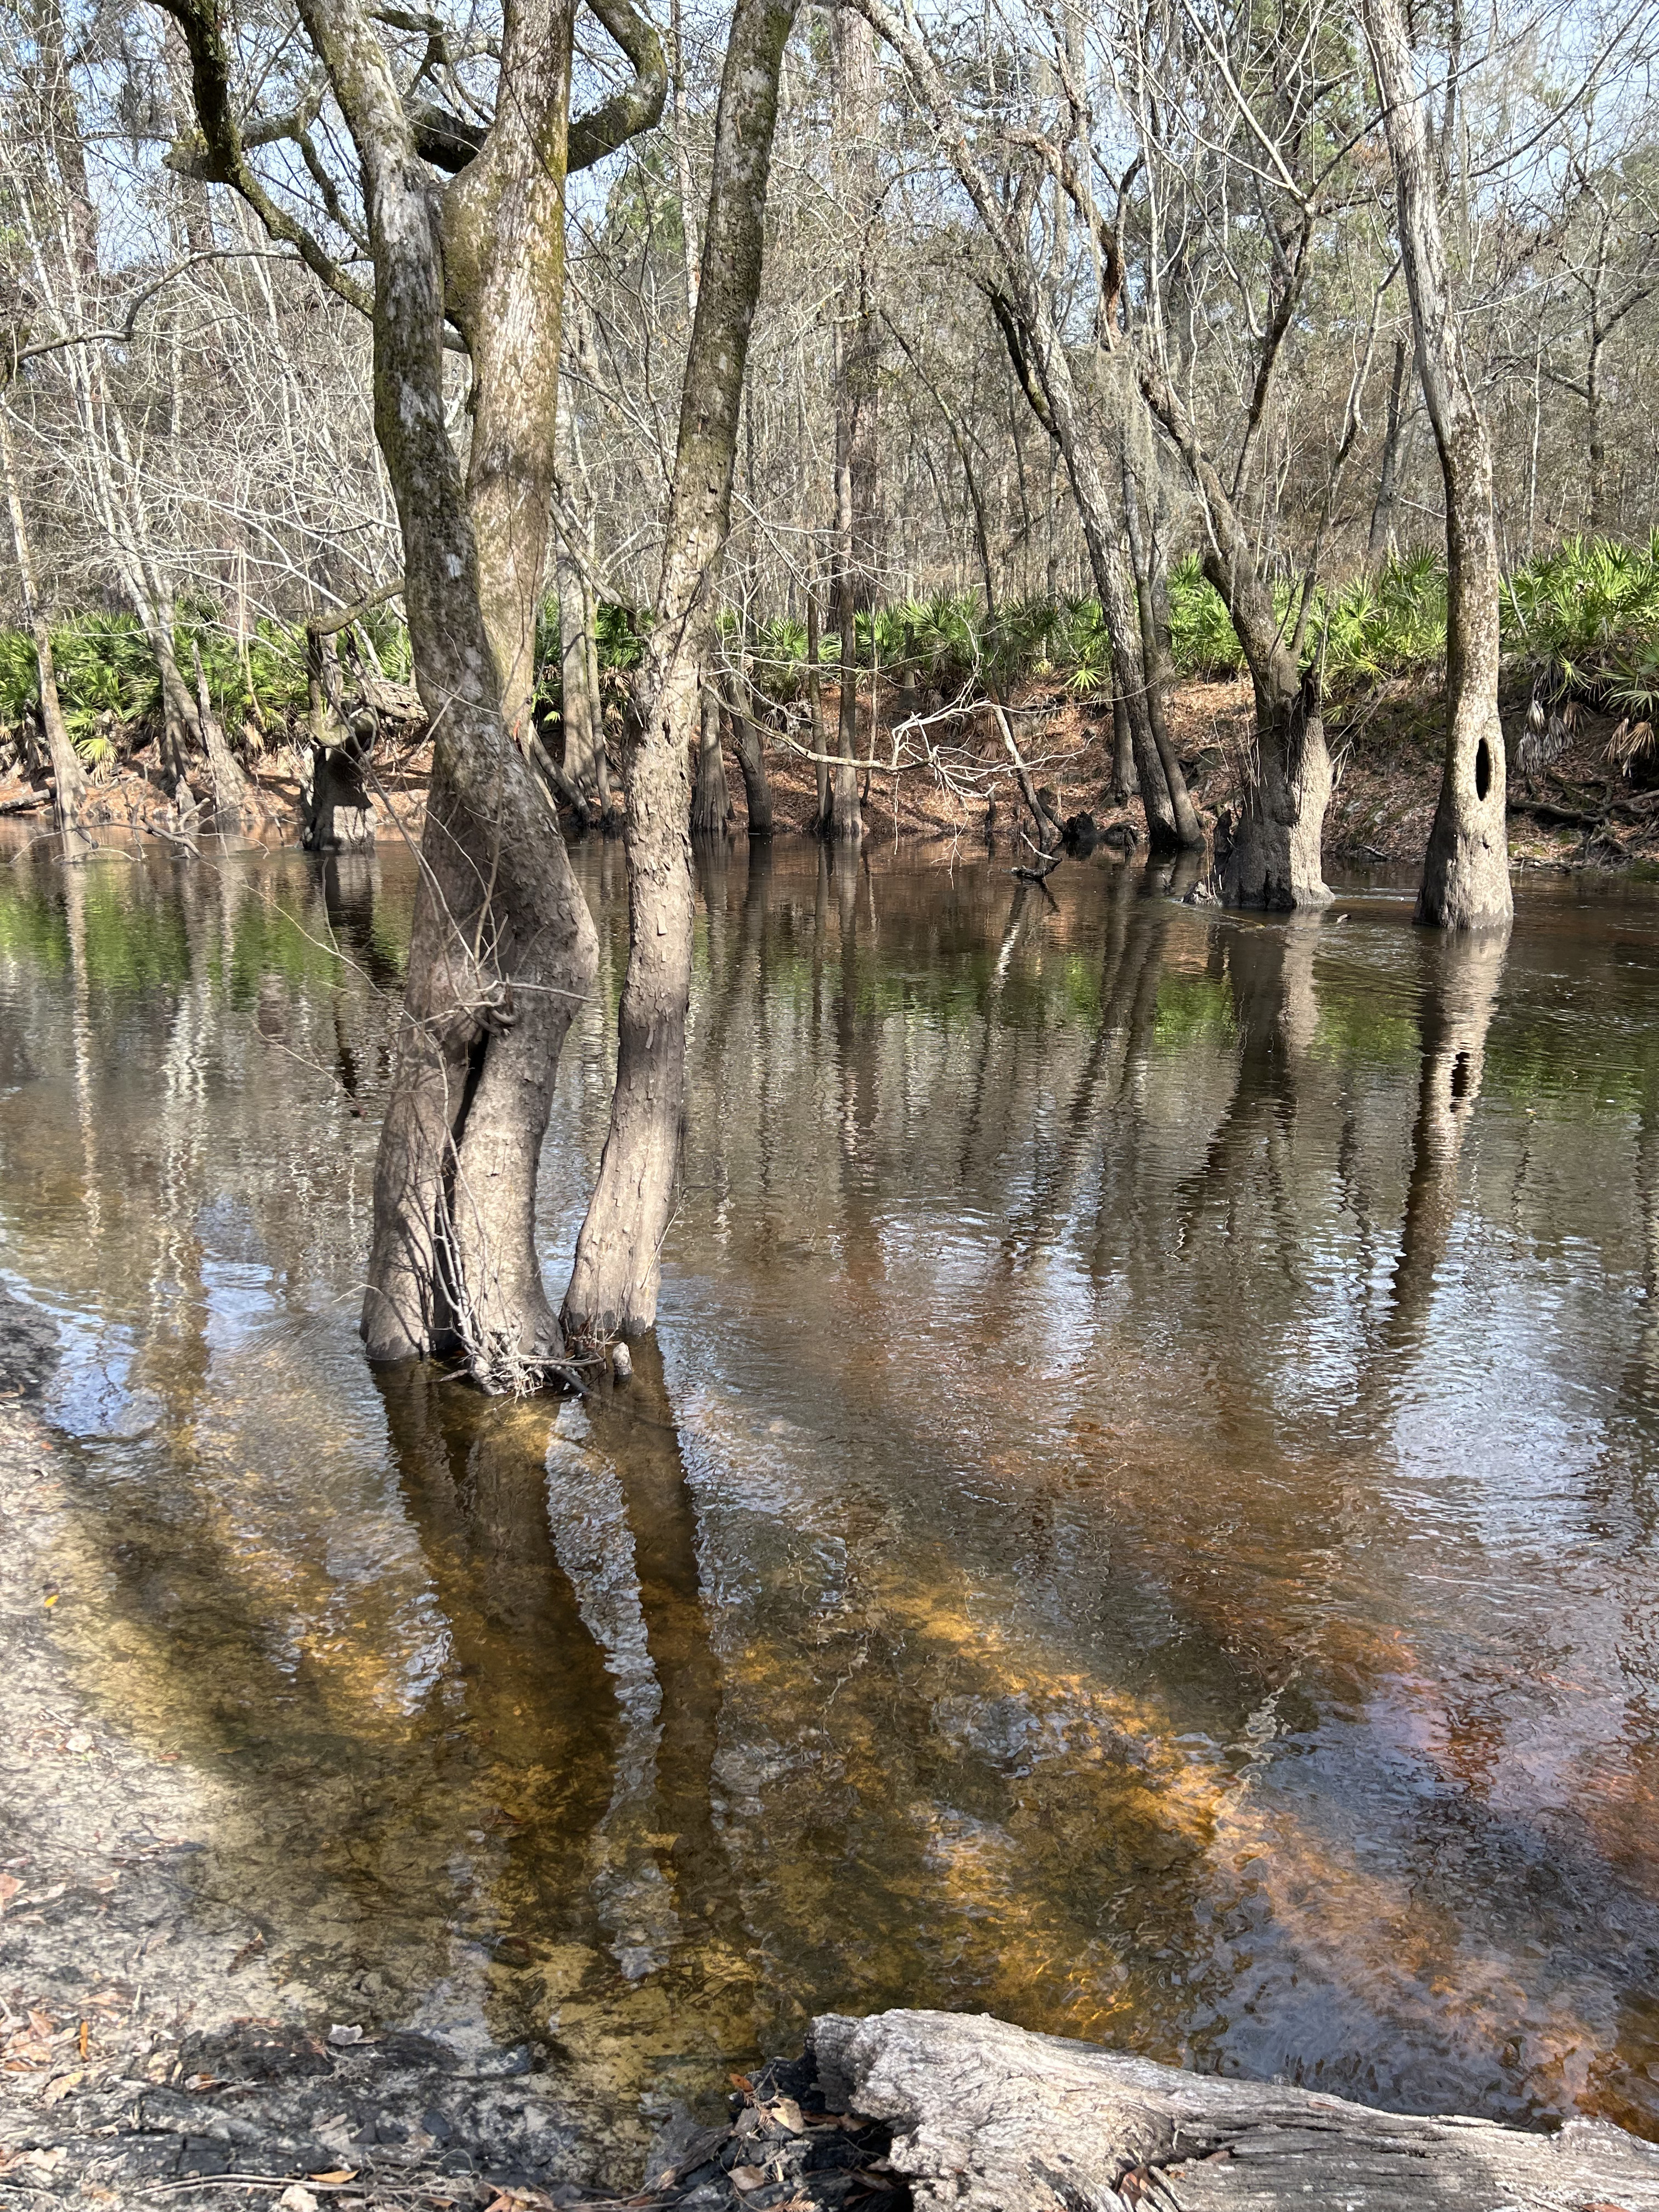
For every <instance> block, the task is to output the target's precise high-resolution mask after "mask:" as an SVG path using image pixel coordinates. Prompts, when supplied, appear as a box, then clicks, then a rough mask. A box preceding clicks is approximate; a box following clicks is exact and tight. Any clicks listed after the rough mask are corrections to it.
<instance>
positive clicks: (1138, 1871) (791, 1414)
mask: <svg viewBox="0 0 1659 2212" xmlns="http://www.w3.org/2000/svg"><path fill="white" fill-rule="evenodd" d="M6 852H7V854H8V855H9V856H10V865H9V866H0V1159H3V1170H4V1172H3V1177H0V1285H3V1287H4V1290H5V1291H7V1292H8V1293H9V1296H10V1297H12V1298H14V1299H15V1300H19V1301H21V1302H23V1303H24V1304H28V1305H31V1306H33V1307H34V1308H36V1309H37V1310H39V1311H40V1313H41V1314H42V1315H44V1316H46V1318H47V1319H48V1320H49V1321H50V1323H51V1324H52V1327H53V1328H55V1330H56V1332H57V1336H58V1345H59V1358H58V1364H57V1366H56V1369H55V1370H54V1371H53V1373H52V1378H51V1381H50V1383H49V1385H48V1386H47V1387H46V1398H45V1411H46V1416H47V1418H48V1419H49V1420H50V1421H51V1422H52V1425H53V1426H54V1429H55V1431H57V1433H58V1437H60V1439H61V1448H62V1455H63V1457H62V1465H63V1467H64V1468H66V1469H67V1470H68V1471H69V1474H68V1480H69V1496H70V1499H71V1501H72V1504H71V1511H72V1514H73V1516H74V1521H75V1530H74V1542H73V1547H72V1548H73V1550H74V1553H75V1556H76V1559H77V1560H78V1562H79V1563H80V1564H79V1566H78V1569H77V1579H76V1588H75V1592H74V1601H73V1602H65V1603H64V1605H63V1606H62V1607H59V1608H58V1609H57V1610H56V1611H55V1612H54V1613H52V1620H51V1634H52V1638H54V1640H55V1645H56V1648H57V1650H58V1653H59V1655H60V1656H61V1659H62V1662H63V1664H64V1668H65V1669H66V1670H67V1672H68V1675H69V1677H70V1679H72V1680H73V1681H74V1683H75V1684H76V1687H77V1692H78V1694H80V1695H81V1696H82V1698H83V1699H85V1700H86V1703H87V1706H88V1711H92V1712H94V1713H95V1714H97V1715H99V1716H100V1718H101V1722H102V1723H103V1724H104V1725H106V1726H107V1727H110V1728H112V1729H118V1730H120V1731H122V1732H123V1733H124V1734H125V1735H126V1736H128V1737H130V1738H131V1740H132V1741H134V1743H135V1744H136V1745H137V1747H139V1748H140V1749H141V1750H142V1751H143V1753H145V1755H146V1756H148V1757H149V1758H152V1759H158V1760H166V1761H167V1762H169V1763H171V1764H172V1765H174V1766H176V1767H177V1768H178V1770H179V1773H180V1774H181V1775H185V1776H188V1775H189V1774H191V1772H192V1771H193V1772H195V1773H197V1774H198V1775H199V1776H200V1778H201V1792H200V1799H199V1806H200V1816H199V1833H198V1834H197V1836H196V1837H195V1838H194V1839H193V1840H194V1841H195V1842H197V1844H199V1845H200V1848H199V1849H197V1850H195V1851H194V1852H193V1853H192V1855H191V1857H190V1858H189V1860H188V1873H187V1887H186V1893H185V1894H184V1896H183V1897H182V1898H181V1902H180V1911H184V1912H187V1911H194V1910H202V1909H206V1908H207V1906H209V1905H211V1904H212V1903H213V1902H214V1901H216V1900H217V1901H219V1902H223V1901H225V1900H232V1899H234V1901H235V1903H236V1905H237V1906H238V1908H239V1910H240V1911H245V1912H246V1913H248V1914H251V1915H252V1917H254V1919H255V1920H256V1921H257V1923H258V1927H259V1928H260V1929H261V1930H262V1931H263V1932H264V1941H265V1946H266V1957H267V1960H268V1963H269V1966H270V1972H272V1973H273V1974H274V1975H275V1977H276V1980H277V1982H278V1983H279V1984H280V1985H281V1987H282V1990H283V2000H284V2002H287V2003H289V2004H291V2005H292V2006H293V2007H294V2008H295V2009H296V2010H298V2011H301V2012H303V2013H305V2014H306V2015H307V2016H308V2017H315V2018H316V2019H318V2020H319V2021H322V2020H327V2021H354V2022H357V2021H361V2022H363V2023H365V2024H366V2025H368V2026H370V2027H373V2026H374V2025H375V2024H383V2025H384V2024H394V2023H395V2024H399V2025H405V2026H410V2027H418V2028H424V2029H426V2030H428V2031H429V2032H435V2033H441V2034H444V2035H446V2036H450V2037H453V2038H457V2039H466V2038H469V2037H471V2038H472V2039H494V2040H495V2041H497V2042H506V2041H511V2040H513V2039H534V2040H537V2041H539V2042H540V2043H541V2044H542V2045H543V2046H544V2049H545V2051H547V2053H548V2054H549V2056H548V2063H549V2065H550V2068H551V2069H553V2071H554V2072H555V2073H556V2075H559V2076H560V2077H562V2088H563V2090H564V2093H566V2094H567V2095H568V2100H569V2103H570V2106H571V2108H572V2110H573V2111H574V2112H577V2113H580V2112H582V2111H583V2110H584V2109H586V2108H587V2107H588V2106H593V2107H595V2108H597V2107H598V2106H599V2105H600V2104H602V2103H605V2102H609V2103H610V2104H611V2106H620V2107H621V2109H623V2111H624V2112H637V2113H638V2114H639V2115H640V2126H641V2131H643V2130H645V2129H646V2127H647V2123H648V2122H649V2121H650V2120H651V2119H652V2118H654V2117H659V2116H660V2114H661V2113H662V2112H664V2111H665V2110H666V2109H667V2107H668V2106H670V2105H671V2103H672V2102H673V2101H674V2100H678V2099H689V2100H691V2101H693V2102H694V2103H698V2104H701V2105H702V2106H703V2107H704V2108H705V2109H707V2108H708V2106H709V2105H710V2103H711V2100H713V2101H718V2097H719V2094H720V2093H721V2092H723V2090H724V2088H725V2087H726V2078H727V2075H728V2072H729V2071H730V2070H731V2069H736V2068H740V2067H742V2066H743V2065H744V2064H745V2063H748V2062H750V2061H751V2060H752V2059H753V2058H754V2057H756V2056H757V2054H759V2053H762V2052H765V2051H775V2050H780V2049H783V2048H786V2047H789V2046H793V2045H796V2044H798V2042H799V2035H800V2031H801V2028H802V2026H803V2024H804V2022H805V2021H806V2020H807V2019H808V2018H810V2016H811V2015H812V2014H813V2013H814V2012H815V2011H821V2010H824V2009H827V2008H833V2009H839V2010H847V2011H866V2010H870V2009H873V2008H879V2007H882V2006H885V2005H890V2004H896V2003H906V2004H916V2005H938V2006H945V2007H950V2008H959V2009H960V2008H983V2009H989V2010H992V2011H995V2012H997V2013H1000V2014H1001V2015H1005V2016H1006V2017H1009V2018H1011V2019H1013V2020H1015V2021H1019V2022H1021V2023H1023V2024H1024V2025H1026V2026H1029V2027H1037V2028H1042V2029H1048V2030H1051V2031H1054V2032H1056V2033H1062V2034H1067V2035H1076V2036H1086V2037H1091V2038H1096V2039H1101V2040H1103V2041H1106V2042H1109V2043H1111V2044H1114V2045H1117V2046H1119V2047H1120V2048H1123V2049H1127V2050H1132V2051H1139V2052H1142V2053H1144V2054H1146V2055H1148V2056H1151V2057H1158V2058H1163V2059H1168V2060H1172V2061H1176V2062H1179V2063H1183V2064H1186V2065H1188V2066H1194V2067H1197V2068H1200V2069H1219V2070H1223V2071H1228V2072H1242V2073H1248V2074H1251V2075H1284V2076H1285V2077H1287V2078H1289V2079H1291V2080H1294V2081H1300V2082H1303V2083H1306V2084H1308V2085H1310V2086H1317V2087H1325V2088H1328V2089H1334V2090H1338V2091H1341V2092H1344V2093H1348V2094H1351V2095H1354V2096H1357V2097H1358V2098H1361V2099H1362V2100H1367V2101H1370V2102H1373V2103H1380V2104H1383V2105H1387V2106H1411V2107H1416V2108H1419V2109H1427V2110H1461V2111H1466V2112H1480V2113H1483V2114H1486V2115H1490V2116H1492V2117H1496V2118H1519V2119H1528V2120H1539V2119H1542V2118H1547V2117H1549V2116H1553V2115H1561V2114H1565V2113H1568V2112H1574V2111H1580V2112H1599V2113H1601V2114H1604V2115H1606V2116H1607V2117H1609V2118H1614V2119H1617V2120H1619V2121H1620V2122H1621V2123H1622V2124H1625V2125H1626V2126H1628V2127H1632V2128H1633V2129H1635V2130H1638V2132H1640V2133H1643V2134H1644V2135H1647V2136H1652V2137H1656V2138H1659V1814H1656V1784H1659V1604H1656V1582H1655V1572H1654V1567H1655V1558H1654V1554H1655V1533H1656V1513H1659V1491H1656V1481H1659V1024H1656V1017H1659V958H1656V955H1659V899H1656V896H1655V895H1654V893H1653V892H1652V891H1651V890H1649V889H1645V888H1644V887H1642V886H1640V885H1630V884H1626V885H1623V886H1621V885H1619V884H1613V883H1611V882H1608V881H1604V880H1597V879H1595V878H1577V879H1571V880H1567V879H1559V878H1552V879H1547V880H1540V879H1535V878H1532V879H1523V881H1522V885H1521V887H1520V890H1519V892H1518V896H1517V903H1516V926H1515V929H1514V932H1513V934H1512V936H1511V937H1510V939H1509V940H1508V941H1507V943H1506V944H1501V945H1490V944H1484V943H1462V944H1457V943H1447V942H1443V941H1442V940H1440V939H1437V937H1435V936H1433V935H1431V934H1429V933H1424V932H1420V931H1418V930H1416V929H1414V928H1413V926H1412V922H1411V907H1410V902H1409V898H1408V896H1407V894H1406V893H1404V892H1403V891H1401V890H1390V889H1389V888H1387V887H1386V886H1376V885H1373V886H1352V887H1351V888H1350V889H1349V890H1346V892H1345V893H1344V894H1343V895H1342V896H1340V897H1339V899H1338V901H1337V902H1336V904H1335V906H1334V908H1332V909H1331V910H1330V911H1329V913H1328V914H1327V915H1323V916H1322V917H1321V918H1319V919H1317V920H1299V921H1290V922H1285V921H1264V920H1262V919H1261V918H1260V917H1256V918H1250V917H1233V916H1224V915H1218V913H1216V912H1215V911H1214V910H1213V909H1205V908H1189V907H1186V906H1184V905H1182V904H1179V903H1176V902H1174V901H1172V900H1171V899H1170V898H1169V897H1167V896H1162V895H1160V892H1159V890H1158V885H1157V884H1156V883H1152V884H1148V883H1147V882H1145V881H1143V880H1142V878H1141V875H1140V872H1139V871H1137V870H1133V869H1130V868H1127V867H1125V866H1120V865H1119V864H1118V863H1116V862H1115V860H1112V859H1110V858H1109V857H1106V856H1101V857H1098V858H1097V859H1096V860H1093V861H1091V862H1089V863H1086V864H1076V865H1069V866H1066V867H1065V868H1063V869H1062V870H1061V871H1060V872H1059V873H1058V874H1057V875H1056V876H1055V877H1054V879H1053V883H1052V885H1051V886H1049V887H1048V889H1047V890H1044V889H1038V888H1034V887H1030V886H1021V885H1019V884H1016V883H1015V882H1013V881H1012V878H1011V877H1010V875H1009V873H1008V871H1007V866H1006V860H987V859H986V858H985V857H984V856H983V855H982V854H978V853H976V852H975V851H974V850H972V849H970V848H965V847H964V848H962V849H961V850H958V851H952V850H951V849H950V848H924V849H922V850H921V852H917V851H914V850H910V851H907V850H904V849H902V848H901V849H897V850H887V849H883V848H877V847H875V846H872V849H871V850H870V851H869V852H868V853H867V854H866V856H865V857H864V858H863V859H862V860H849V859H848V858H847V857H845V856H843V855H835V856H833V857H832V856H826V855H823V854H820V853H819V852H817V850H816V849H814V848H810V847H806V846H804V845H796V844H793V843H790V844H782V843H781V844H780V846H779V848H778V849H777V851H776V852H775V854H761V855H758V856H757V858H755V859H754V860H749V859H748V858H747V856H746V855H745V854H744V853H743V852H742V851H741V849H739V850H738V851H736V852H734V853H732V854H730V855H726V856H720V857H719V858H717V859H713V860H704V861H703V862H702V864H701V867H700V893H701V896H700V900H699V913H698V927H697V950H696V981H695V986H694V1006H693V1031H692V1042H691V1047H690V1109H689V1127H688V1135H687V1146H686V1159H685V1188H684V1199H683V1201H682V1203H681V1205H680V1207H679V1210H678V1213H677V1215H676V1218H675V1219H674V1222H673V1225H672V1227H671V1231H670V1235H669V1239H668V1243H667V1246H666V1249H665V1284H664V1294H663V1311H662V1318H661V1322H660V1326H659V1340H658V1345H657V1346H655V1347H653V1346H647V1347H645V1348H644V1350H643V1351H642V1352H641V1358H640V1359H639V1363H638V1372H637V1374H636V1376H635V1380H634V1382H633V1383H631V1384H629V1386H627V1388H626V1389H623V1390H621V1391H619V1392H617V1394H616V1395H614V1397H612V1398H611V1399H609V1400H602V1399H596V1400H594V1401H590V1402H588V1403H586V1404H582V1403H580V1402H578V1401H568V1402H565V1403H562V1404H561V1403H558V1402H556V1401H529V1402H524V1403H512V1402H503V1401H485V1400H483V1399H481V1398H480V1397H478V1396H477V1395H475V1394H474V1393H473V1392H472V1391H471V1389H469V1388H468V1387H467V1386H465V1384H461V1383H452V1382H448V1381H445V1380H443V1379H441V1378H440V1377H438V1376H433V1375H428V1374H421V1373H416V1374H404V1375H397V1376H376V1375H374V1373H372V1372H371V1371H370V1370H369V1369H368V1367H367V1366H366V1365H365V1364H364V1363H363V1361H362V1357H361V1354H360V1352H359V1348H358V1346H357V1341H356V1312H357V1306H358V1301H359V1296H360V1291H359V1284H360V1279H361V1272H362V1255H363V1254H364V1252H365V1250H366V1249H367V1243H368V1227H369V1214H370V1201H371V1188H372V1178H373V1164H374V1143H375V1135H376V1130H377V1126H378V1122H379V1119H380V1111H381V1108H382V1105H383V1102H384V1098H385V1095H386V1081H387V1074H388V1066H389V1043H390V1039H391V1036H392V1025H393V1020H394V1016H395V1011H396V1003H397V994H398V987H399V978H400V974H401V968H402V962H403V957H404V943H405V939H406V936H407V931H408V925H409V917H410V907H411V901H412V891H413V871H412V866H411V863H410V860H409V859H408V856H407V855H405V854H402V853H400V852H398V851H396V850H391V851H386V852H384V853H383V854H381V855H380V857H379V858H377V859H373V860H339V861H337V862H334V861H331V862H329V863H327V864H322V863H319V862H316V861H313V860H307V859H305V858H302V857H301V856H300V855H298V854H292V853H280V854H262V853H258V852H250V853H242V854H231V853H222V854H214V853H211V852H210V853H208V854H204V856H203V857H202V859H201V860H190V859H188V858H185V857H176V856H174V855H173V854H170V853H169V854H155V853H150V854H144V855H142V856H140V857H137V858H128V857H122V856H117V855H109V856H98V857H94V859H92V860H89V861H88V862H87V863H85V864H84V865H82V866H78V867H76V868H73V869H71V870H68V871H64V870H62V869H60V868H58V866H55V865H54V864H52V862H50V861H48V860H46V859H44V858H41V857H40V856H39V854H38V853H37V852H36V851H35V850H33V849H32V848H26V847H25V846H24V845H23V844H22V842H21V840H16V841H14V842H13V843H12V844H11V845H10V846H9V847H8V848H6ZM576 858H577V866H578V869H579V872H580V876H581V879H582V881H583V883H584V885H585V887H586V890H587V893H588V896H589V898H590V901H591V902H592V905H593V908H594V910H595V913H596V916H597V918H598V919H599V925H600V935H601V941H602V947H603V955H602V968H601V975H600V981H599V988H598V991H597V993H596V995H595V999H594V1002H593V1003H592V1005H591V1006H589V1007H587V1008H586V1010H585V1012H584V1014H583V1016H582V1018H581V1019H580V1022H579V1024H578V1026H577V1028H576V1029H575V1030H574V1032H573V1035H572V1039H571V1042H570V1046H569V1048H568V1053H567V1058H566V1062H565V1065H564V1066H563V1068H562V1072H561V1074H560V1078H559V1085H558V1095H557V1099H556V1107H555V1115H554V1125H553V1131H552V1134H551V1136H550V1140H549V1145H548V1149H547V1154H546V1158H545V1161H544V1208H543V1211H544V1247H545V1257H546V1262H547V1268H548V1273H549V1278H550V1282H551V1283H552V1285H553V1286H554V1289H555V1291H556V1292H557V1291H558V1290H560V1289H562V1284H563V1280H564V1273H565V1271H566V1270H567V1269H568V1259H569V1253H570V1249H571V1246H572V1243H573V1240H574V1231H575V1227H576V1225H577V1223H578V1221H579V1220H580V1211H581V1206H582V1203H583V1200H584V1196H585V1192H586V1185H587V1182H588V1180H589V1178H590V1176H591V1174H592V1167H593V1164H594V1162H595V1159H596V1158H597V1152H598V1146H599V1140H600V1138H601V1136H602V1134H603V1129H604V1120H605V1106H606V1080H607V1070H608V1061H609V1055H610V1054H611V1051H612V1050H614V1044H613V1042H612V1040H613V1037H614V1030H613V1028H612V1018H613V1010H614V1006H615V1002H616V996H617V991H618V988H619V987H620V981H621V973H622V963H623V958H624V956H625V951H626V916H625V913H624V911H623V899H622V886H621V870H620V855H619V854H617V852H616V851H615V850H614V849H611V848H595V847H592V846H589V847H587V848H582V849H581V850H580V852H579V854H577V856H576ZM135 1840H136V1841H137V1842H139V1843H142V1842H143V1837H142V1836H139V1837H137V1838H136V1839H135Z"/></svg>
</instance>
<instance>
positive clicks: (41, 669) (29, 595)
mask: <svg viewBox="0 0 1659 2212" xmlns="http://www.w3.org/2000/svg"><path fill="white" fill-rule="evenodd" d="M0 465H3V467H4V470H5V477H6V509H7V512H8V513H9V515H10V517H11V538H12V544H13V546H14V547H15V550H16V554H17V581H18V586H19V589H20V591H21V594H22V599H23V619H24V621H25V622H27V624H28V627H29V635H30V637H31V638H32V639H33V643H34V667H35V674H36V678H37V680H38V682H39V685H40V727H41V729H42V731H43V732H45V735H46V754H47V757H48V758H49V759H50V761H51V763H52V811H53V817H54V819H55V820H56V822H57V824H58V829H59V831H60V832H62V833H64V834H65V835H67V834H68V832H69V831H70V830H71V829H74V828H76V824H77V823H79V821H80V818H81V811H82V808H83V807H84V805H86V799H87V772H86V770H85V769H83V768H82V765H81V757H80V755H79V754H78V753H77V752H76V750H75V744H74V741H73V739H72V738H70V733H69V726H68V724H67V723H66V722H65V721H64V708H63V702H61V701H60V700H59V698H58V668H57V664H56V663H55V662H54V660H53V659H52V632H51V630H50V629H49V628H48V627H47V623H46V613H45V611H44V610H43V609H42V607H41V605H40V593H39V592H38V591H37V590H36V589H35V584H34V562H33V559H32V557H31V556H30V552H29V541H28V532H27V526H26V525H25V523H24V520H23V501H22V496H21V493H20V491H19V489H18V484H17V468H16V464H15V461H14V460H13V459H12V450H11V430H10V426H9V423H8V422H7V420H6V412H5V409H4V407H3V405H0Z"/></svg>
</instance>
